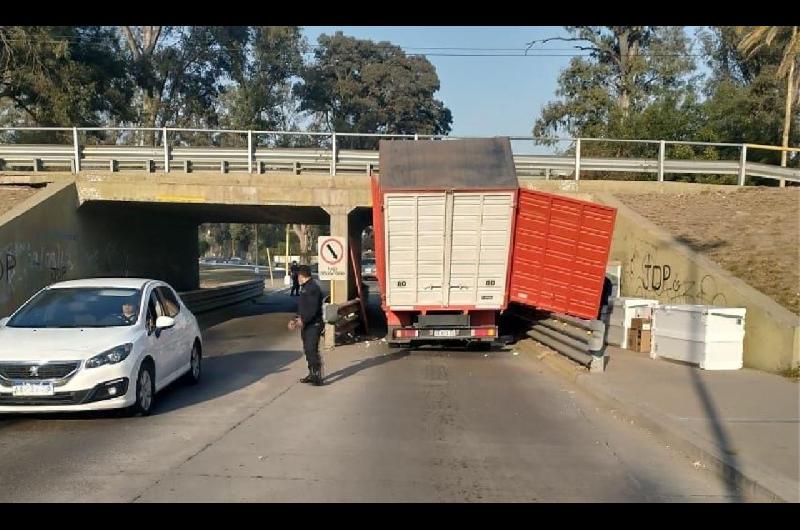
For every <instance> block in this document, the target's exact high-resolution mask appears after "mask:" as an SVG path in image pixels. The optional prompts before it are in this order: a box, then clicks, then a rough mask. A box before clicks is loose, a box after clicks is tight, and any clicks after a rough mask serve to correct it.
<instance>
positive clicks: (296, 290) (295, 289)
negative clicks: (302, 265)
mask: <svg viewBox="0 0 800 530" xmlns="http://www.w3.org/2000/svg"><path fill="white" fill-rule="evenodd" d="M297 269H298V267H297V262H296V261H293V262H292V267H291V268H290V269H289V272H290V273H291V275H292V290H291V292H290V293H289V296H300V282H299V280H298V277H297Z"/></svg>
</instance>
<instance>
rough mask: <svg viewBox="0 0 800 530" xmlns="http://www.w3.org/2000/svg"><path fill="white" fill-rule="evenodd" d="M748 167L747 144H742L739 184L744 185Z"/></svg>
mask: <svg viewBox="0 0 800 530" xmlns="http://www.w3.org/2000/svg"><path fill="white" fill-rule="evenodd" d="M746 169H747V145H746V144H742V156H741V158H740V159H739V186H744V177H745V170H746Z"/></svg>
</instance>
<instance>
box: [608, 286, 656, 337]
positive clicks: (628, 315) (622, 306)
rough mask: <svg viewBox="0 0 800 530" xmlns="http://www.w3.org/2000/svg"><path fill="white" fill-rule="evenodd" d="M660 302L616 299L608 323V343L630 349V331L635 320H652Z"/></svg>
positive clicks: (639, 299)
mask: <svg viewBox="0 0 800 530" xmlns="http://www.w3.org/2000/svg"><path fill="white" fill-rule="evenodd" d="M658 304H659V302H658V300H648V299H644V298H627V297H623V298H616V299H614V301H613V307H612V310H611V317H610V318H609V321H608V335H607V337H606V342H607V343H608V344H611V345H612V346H619V347H620V348H627V347H628V330H629V329H630V328H631V321H632V320H633V319H634V318H652V316H653V308H655V307H658Z"/></svg>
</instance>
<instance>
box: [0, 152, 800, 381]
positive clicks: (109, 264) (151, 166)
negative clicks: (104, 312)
mask: <svg viewBox="0 0 800 530" xmlns="http://www.w3.org/2000/svg"><path fill="white" fill-rule="evenodd" d="M585 140H586V139H582V140H581V141H580V142H576V144H577V145H576V147H577V150H576V152H575V156H574V159H573V160H572V161H571V163H572V165H571V166H567V165H565V164H566V162H565V160H567V159H569V158H570V157H568V156H567V157H556V156H552V157H539V158H538V159H536V157H535V156H534V155H517V157H516V158H517V160H516V163H517V164H518V166H517V169H518V178H519V181H520V185H521V186H523V187H536V188H539V189H544V190H550V191H556V192H559V193H569V194H578V195H580V196H583V197H584V198H593V199H595V200H600V201H609V202H610V203H613V197H611V198H608V197H606V195H609V194H613V193H615V192H631V191H648V192H651V191H652V192H655V191H658V192H664V193H669V192H671V191H679V192H686V191H692V190H695V191H696V190H702V189H710V188H715V187H716V186H709V185H700V184H686V183H680V182H670V181H668V180H667V179H666V178H665V175H667V174H669V172H672V171H675V172H684V171H687V172H690V173H691V172H695V173H701V172H706V173H715V172H718V173H721V174H732V173H731V172H732V171H733V172H734V173H733V174H736V175H737V179H736V181H737V182H738V183H739V184H743V183H746V182H747V180H746V179H747V178H749V177H750V176H764V175H767V174H769V176H767V177H766V178H774V179H776V180H780V179H783V180H785V181H790V182H793V181H797V182H800V169H794V168H780V167H776V166H769V168H768V169H767V170H763V169H761V168H760V166H759V165H753V164H754V163H752V162H750V161H747V160H746V156H745V158H743V159H740V160H738V161H697V162H691V161H671V160H669V159H665V158H663V157H662V158H659V159H656V160H655V165H652V164H651V161H648V160H645V162H643V163H639V162H636V161H631V159H627V160H626V159H619V160H611V161H608V160H606V161H605V162H604V161H603V159H592V158H581V157H580V144H581V143H582V142H584V141H585ZM665 144H666V143H665V142H661V143H660V144H659V149H660V150H661V152H662V153H664V152H665V147H664V145H665ZM50 147H51V148H53V147H52V146H50ZM56 147H57V148H58V149H62V150H63V146H61V147H58V146H56ZM103 147H104V148H106V147H108V146H103ZM98 148H99V147H98ZM740 148H741V150H742V151H743V152H744V153H745V155H746V153H747V151H748V149H749V148H748V147H747V146H746V145H742V146H740ZM26 149H27V150H28V151H25V150H26ZM37 149H38V150H39V151H36V150H37ZM53 149H56V148H53ZM112 149H115V150H116V151H112ZM131 149H132V150H135V152H134V151H130V150H131ZM142 149H144V150H148V149H149V150H150V151H149V152H150V153H151V154H152V151H153V148H139V147H130V146H111V147H108V151H107V152H106V153H105V155H103V156H106V158H97V157H99V156H100V155H99V154H98V152H96V151H91V150H90V148H89V147H88V146H86V147H82V146H78V149H77V151H75V150H73V151H72V155H69V154H66V155H65V154H63V153H60V154H59V153H55V154H53V153H54V151H52V152H50V155H48V156H50V157H51V158H46V159H45V158H44V156H45V155H43V154H42V155H41V156H42V157H43V158H40V159H38V161H37V159H31V161H30V162H27V164H28V165H27V166H25V163H23V161H21V158H18V159H17V160H16V162H15V161H13V160H11V159H10V158H8V153H9V152H10V150H16V153H17V155H15V156H18V157H22V156H23V155H21V154H20V153H21V152H23V151H25V153H23V154H24V156H29V155H30V153H31V152H34V151H36V152H37V153H40V154H41V153H44V152H45V150H44V149H43V147H42V146H38V147H37V146H21V147H20V145H19V144H0V158H3V157H5V158H4V160H5V170H4V171H0V184H12V183H18V184H29V185H43V184H47V186H46V188H45V189H44V190H42V191H41V192H39V193H37V194H36V195H35V196H33V197H31V198H30V199H29V200H26V201H25V202H24V203H21V204H19V205H17V206H16V207H15V208H13V209H12V210H11V211H9V212H7V213H6V214H4V215H2V216H0V313H2V314H3V315H6V314H8V313H9V312H10V311H11V310H13V309H14V308H16V307H17V306H18V305H19V304H20V303H22V302H23V301H24V300H25V299H27V298H28V297H29V296H30V295H31V294H32V293H33V292H35V291H36V290H38V289H39V288H41V287H42V286H44V285H47V284H49V283H52V282H53V281H57V280H61V279H69V278H78V277H87V276H117V275H123V276H147V277H157V278H162V279H164V280H166V281H168V282H170V283H171V284H173V285H174V286H175V287H176V288H178V289H179V290H192V289H195V288H197V287H198V283H199V265H198V245H197V226H198V225H199V224H201V223H205V222H239V223H302V224H317V225H329V226H330V233H331V234H332V235H337V236H343V237H349V238H351V239H352V240H354V241H355V242H356V243H357V244H358V243H360V237H359V236H360V235H361V233H362V231H363V229H364V228H366V227H367V226H369V225H370V224H371V222H372V219H371V207H372V204H371V195H370V190H369V179H368V178H367V173H368V171H370V170H377V171H379V168H377V167H376V163H377V152H371V153H370V154H369V156H362V155H363V153H362V154H358V153H357V152H345V151H337V150H336V149H335V147H334V149H333V150H332V151H326V150H316V151H314V150H312V151H314V152H315V153H316V154H315V155H314V156H316V157H317V158H316V159H315V160H317V162H316V165H314V164H313V163H311V161H310V159H308V160H306V159H303V160H305V161H303V160H300V161H298V159H297V157H300V156H301V155H302V156H307V155H308V153H309V151H308V150H289V151H288V153H290V155H291V156H290V155H286V153H285V152H284V151H282V150H269V149H267V148H264V149H263V150H262V149H261V148H254V147H252V146H249V147H247V148H243V149H222V148H203V150H201V151H202V152H201V151H198V150H195V151H191V152H190V151H185V152H180V151H178V148H177V147H176V148H175V149H174V150H172V149H171V147H170V146H169V145H167V148H166V149H164V150H162V151H161V153H162V154H163V155H164V157H163V158H162V159H161V160H162V162H161V167H157V165H156V164H155V163H151V162H150V161H149V160H150V159H147V160H148V162H147V163H146V164H145V165H142V164H139V162H138V161H137V160H138V158H136V157H141V156H142V152H141V151H142ZM187 149H188V148H187ZM198 149H199V148H198ZM212 149H217V150H215V151H212ZM208 152H213V153H214V155H213V156H210V155H208ZM248 152H250V153H251V155H252V156H250V157H248V155H247V153H248ZM125 153H127V154H128V155H129V158H124V157H123V156H122V155H123V154H125ZM204 153H205V154H204ZM242 153H244V156H243V158H242V157H241V156H240V155H242ZM281 153H283V154H281ZM292 153H293V154H292ZM320 153H330V157H329V158H328V159H326V158H325V157H322V155H321V154H320ZM354 153H355V154H354ZM144 154H147V153H144ZM279 154H280V155H281V156H284V155H286V156H285V157H284V158H280V157H278V158H275V157H276V156H277V155H279ZM179 155H180V156H182V157H189V158H188V159H187V158H184V159H183V161H182V162H181V163H176V160H175V158H177V157H178V156H179ZM201 155H203V156H204V157H205V158H203V156H201ZM356 155H358V156H360V157H361V158H353V157H356ZM131 156H132V157H133V158H130V157H131ZM525 156H530V157H532V158H529V159H525V158H520V157H525ZM536 156H538V155H536ZM70 157H72V158H70ZM92 157H94V158H92ZM109 157H111V158H109ZM215 157H216V158H215ZM269 157H272V158H269ZM287 157H288V158H287ZM292 157H295V158H294V159H293V158H292ZM320 157H321V158H320ZM348 157H350V158H348ZM369 157H373V158H372V159H371V160H372V161H370V159H369ZM531 160H533V163H534V166H535V167H534V168H533V169H531V167H532V166H526V165H525V163H528V162H531ZM536 160H538V161H536ZM65 161H66V162H65ZM193 161H195V162H196V163H194V162H193ZM201 161H202V163H201ZM331 161H335V163H333V164H331V163H329V162H331ZM184 162H187V163H184ZM268 162H269V163H268ZM59 164H61V166H59ZM64 164H66V165H64ZM204 164H205V165H204ZM209 164H210V165H209ZM270 164H271V165H270ZM548 164H549V166H550V167H548ZM604 164H605V165H604ZM637 164H638V165H637ZM642 164H645V165H644V166H643V165H642ZM681 164H682V165H681ZM559 165H560V166H559ZM556 166H558V167H560V168H561V169H558V168H557V167H556ZM645 166H646V167H645ZM728 166H730V167H728ZM203 167H205V169H202V168H203ZM212 168H214V169H212ZM598 168H599V169H598ZM643 168H644V169H645V170H647V171H643ZM648 168H649V169H648ZM654 168H655V173H654V176H653V177H651V178H654V179H655V180H649V181H609V180H602V181H598V180H585V179H581V176H584V175H585V174H586V172H588V171H597V170H603V171H612V172H613V171H616V172H620V173H631V172H634V173H642V172H644V173H647V172H648V171H650V172H652V171H653V169H654ZM687 168H688V169H687ZM59 169H61V170H60V171H59ZM167 169H168V171H167ZM534 169H535V171H534ZM559 171H560V173H559ZM732 188H734V189H735V188H736V187H735V186H733V187H732ZM615 205H616V204H615ZM621 219H623V217H621V216H618V220H621ZM637 226H641V223H639V222H638V221H637V222H632V223H623V222H621V221H618V227H617V228H618V232H619V234H620V237H615V245H616V246H615V249H614V250H613V251H614V252H615V253H616V255H617V256H618V257H619V258H620V259H625V260H628V259H629V258H630V260H635V259H636V256H638V254H637V251H638V250H637V248H634V246H632V245H634V243H635V244H636V245H639V244H640V243H641V245H645V244H646V243H647V239H648V237H649V236H648V235H646V234H640V233H638V232H637V231H636V227H637ZM623 231H625V233H624V234H623ZM628 232H630V233H628ZM670 245H671V243H670V244H664V245H662V246H661V247H659V248H658V249H657V250H656V251H652V252H657V253H661V254H664V255H667V250H665V249H667V248H671V246H670ZM643 248H644V247H643ZM648 248H649V247H648ZM652 252H651V253H652ZM670 252H671V251H670ZM355 254H356V256H360V252H358V249H356V253H355ZM654 259H655V258H654ZM681 259H682V260H683V258H681ZM692 260H694V261H692ZM684 261H685V263H686V267H685V268H686V274H687V278H688V276H691V275H707V274H708V272H707V271H708V270H710V269H709V267H710V265H708V264H705V263H704V264H702V266H696V263H695V261H696V260H695V258H694V257H691V258H687V259H686V260H684ZM690 262H691V266H690ZM631 263H633V261H631ZM673 263H676V262H673ZM672 270H673V271H676V273H677V266H676V265H673V266H672ZM714 274H717V275H718V276H719V274H718V273H717V272H714ZM719 277H721V276H719ZM725 281H727V280H725ZM720 282H721V280H720ZM720 282H718V283H720ZM732 285H733V284H732ZM736 289H739V287H737V288H736ZM739 290H741V289H739ZM726 292H727V291H726ZM737 292H738V291H737ZM354 295H355V285H354V281H353V278H352V275H351V274H348V278H347V280H342V281H340V282H337V285H336V287H335V296H336V298H335V299H334V300H333V301H334V302H344V301H346V300H347V299H348V298H349V297H352V296H354ZM737 299H742V300H751V299H753V296H752V295H750V294H744V295H742V296H741V297H740V296H739V295H733V294H728V295H727V300H728V301H729V302H731V303H734V302H733V300H737ZM688 301H689V300H687V302H688ZM767 305H768V304H767ZM775 311H777V310H776V309H775V308H772V309H770V310H769V311H766V312H765V313H764V315H765V316H764V317H763V319H764V321H770V322H771V321H774V320H775V319H774V318H773V317H772V316H769V315H771V314H773V313H775ZM770 312H771V313H770ZM750 315H755V314H754V312H753V311H751V309H750V308H749V306H748V318H751V317H750ZM758 318H759V317H757V316H753V317H752V318H751V320H750V321H751V322H752V321H754V320H756V319H758ZM781 318H782V320H785V321H786V323H785V324H786V325H784V324H783V323H781V324H780V326H779V327H780V328H781V330H784V328H785V330H784V331H781V333H784V335H786V339H785V341H784V342H786V343H787V344H789V345H790V346H789V347H788V348H789V349H788V352H789V353H788V355H789V358H792V359H793V358H796V357H797V355H798V353H797V352H798V351H800V332H796V331H794V328H795V325H794V324H793V323H792V322H794V321H792V320H791V318H790V317H788V316H786V315H783V316H782V317H781ZM795 321H796V319H795ZM764 330H765V331H764V337H766V336H772V335H775V334H776V333H778V331H776V330H775V329H773V328H772V327H770V326H767V325H765V326H764ZM748 334H749V335H748V339H747V340H751V339H752V340H753V341H758V340H761V339H760V338H759V336H758V334H755V333H751V332H750V331H748ZM765 340H766V339H765ZM781 340H784V339H781ZM785 349H786V348H784V350H785ZM792 352H794V353H792ZM770 363H772V361H771V360H768V361H764V363H761V364H763V365H764V366H766V365H768V364H770Z"/></svg>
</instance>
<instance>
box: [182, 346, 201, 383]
mask: <svg viewBox="0 0 800 530" xmlns="http://www.w3.org/2000/svg"><path fill="white" fill-rule="evenodd" d="M202 363H203V354H202V353H201V351H200V347H199V346H198V345H197V343H196V342H195V343H194V345H193V346H192V355H191V357H190V360H189V365H190V367H189V371H188V372H186V376H185V381H186V382H187V383H189V384H190V385H196V384H197V383H199V382H200V374H201V373H202Z"/></svg>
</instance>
